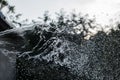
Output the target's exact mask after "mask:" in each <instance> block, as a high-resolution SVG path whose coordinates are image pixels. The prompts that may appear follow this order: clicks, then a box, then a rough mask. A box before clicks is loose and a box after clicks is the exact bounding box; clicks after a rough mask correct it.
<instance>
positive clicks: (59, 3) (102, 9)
mask: <svg viewBox="0 0 120 80" xmlns="http://www.w3.org/2000/svg"><path fill="white" fill-rule="evenodd" d="M9 2H10V3H11V4H14V5H15V6H16V12H17V13H22V14H23V17H24V18H28V19H36V18H37V17H39V16H41V15H42V14H43V13H44V11H46V10H48V11H50V13H54V12H57V11H59V10H60V9H61V8H64V10H65V11H67V12H72V10H73V9H75V10H76V12H82V13H84V14H86V13H88V14H89V15H91V16H93V15H95V16H96V18H97V21H98V22H99V23H101V24H108V21H109V20H110V19H111V18H112V19H113V18H115V17H118V16H117V15H118V14H119V13H120V0H9Z"/></svg>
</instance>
